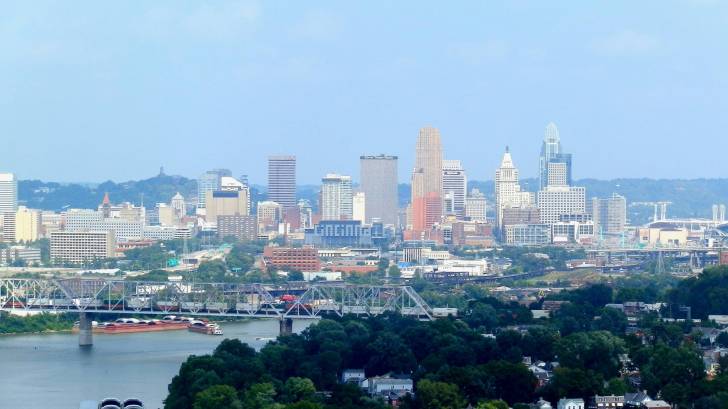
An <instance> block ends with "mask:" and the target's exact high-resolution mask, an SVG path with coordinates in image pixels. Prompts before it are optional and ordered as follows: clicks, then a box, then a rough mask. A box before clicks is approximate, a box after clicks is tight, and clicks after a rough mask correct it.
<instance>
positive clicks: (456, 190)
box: [442, 160, 468, 219]
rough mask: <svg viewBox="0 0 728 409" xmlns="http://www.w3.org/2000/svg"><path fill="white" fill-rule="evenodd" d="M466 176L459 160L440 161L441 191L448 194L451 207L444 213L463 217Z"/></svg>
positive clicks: (466, 184) (466, 185)
mask: <svg viewBox="0 0 728 409" xmlns="http://www.w3.org/2000/svg"><path fill="white" fill-rule="evenodd" d="M467 189H468V178H467V176H466V175H465V170H464V169H463V166H462V164H461V163H460V161H459V160H443V161H442V193H443V195H445V197H447V196H448V195H450V198H451V199H450V202H451V206H450V207H451V208H450V209H448V208H445V213H448V214H452V215H455V216H457V217H458V218H459V219H462V218H463V217H465V197H466V196H467Z"/></svg>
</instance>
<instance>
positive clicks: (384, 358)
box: [365, 332, 417, 375]
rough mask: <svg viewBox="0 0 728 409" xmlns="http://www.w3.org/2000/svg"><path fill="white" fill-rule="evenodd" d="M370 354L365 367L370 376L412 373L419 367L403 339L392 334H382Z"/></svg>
mask: <svg viewBox="0 0 728 409" xmlns="http://www.w3.org/2000/svg"><path fill="white" fill-rule="evenodd" d="M368 352H369V361H368V362H367V365H366V367H365V369H366V372H367V374H368V375H383V374H386V373H388V372H395V373H411V372H412V371H413V370H414V369H415V367H416V366H417V361H416V360H415V356H414V354H412V350H410V349H409V347H408V346H407V344H405V343H404V341H403V340H402V338H400V337H399V336H398V335H396V334H394V333H391V332H384V333H382V334H380V335H379V336H378V337H377V338H376V339H375V340H374V342H372V344H371V345H370V346H369V351H368Z"/></svg>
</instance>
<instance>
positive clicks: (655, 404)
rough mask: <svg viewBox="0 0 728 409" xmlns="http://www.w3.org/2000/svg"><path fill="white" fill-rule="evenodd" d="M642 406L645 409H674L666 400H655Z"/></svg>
mask: <svg viewBox="0 0 728 409" xmlns="http://www.w3.org/2000/svg"><path fill="white" fill-rule="evenodd" d="M642 407H643V408H644V409H672V406H670V404H669V403H667V402H665V401H664V400H653V401H649V402H645V403H644V404H643V405H642Z"/></svg>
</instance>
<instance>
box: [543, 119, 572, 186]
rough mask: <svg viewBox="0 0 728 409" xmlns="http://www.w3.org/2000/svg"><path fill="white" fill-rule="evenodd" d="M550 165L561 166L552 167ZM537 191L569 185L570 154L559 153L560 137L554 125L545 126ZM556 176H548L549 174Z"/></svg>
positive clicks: (550, 123) (551, 123)
mask: <svg viewBox="0 0 728 409" xmlns="http://www.w3.org/2000/svg"><path fill="white" fill-rule="evenodd" d="M550 164H561V165H558V166H554V165H551V166H549V165H550ZM538 169H539V190H542V189H544V188H545V187H546V186H549V185H551V186H569V185H571V154H569V153H563V152H562V151H561V137H560V136H559V130H558V128H556V124H554V123H553V122H549V124H548V125H546V132H545V134H544V140H543V144H542V145H541V156H540V158H539V167H538ZM552 171H553V172H557V173H558V175H553V176H552V175H550V173H551V172H552Z"/></svg>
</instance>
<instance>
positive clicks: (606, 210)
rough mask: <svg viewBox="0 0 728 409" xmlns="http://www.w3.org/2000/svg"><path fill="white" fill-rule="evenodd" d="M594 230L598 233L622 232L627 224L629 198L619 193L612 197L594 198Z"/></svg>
mask: <svg viewBox="0 0 728 409" xmlns="http://www.w3.org/2000/svg"><path fill="white" fill-rule="evenodd" d="M591 210H592V217H593V220H594V231H595V233H597V234H620V233H622V232H624V228H625V226H626V224H627V199H626V198H625V197H624V196H621V195H619V194H617V193H614V194H612V197H609V198H606V199H600V198H598V197H595V198H593V199H592V209H591Z"/></svg>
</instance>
